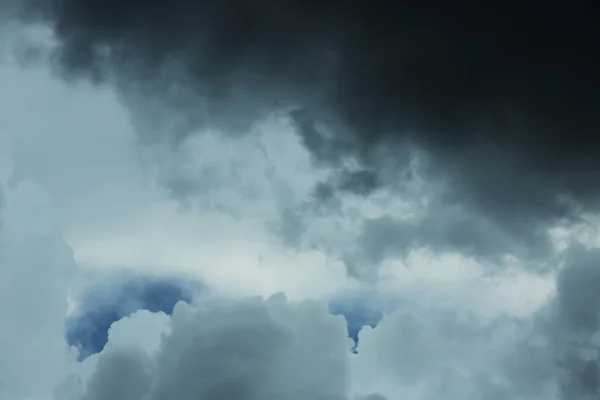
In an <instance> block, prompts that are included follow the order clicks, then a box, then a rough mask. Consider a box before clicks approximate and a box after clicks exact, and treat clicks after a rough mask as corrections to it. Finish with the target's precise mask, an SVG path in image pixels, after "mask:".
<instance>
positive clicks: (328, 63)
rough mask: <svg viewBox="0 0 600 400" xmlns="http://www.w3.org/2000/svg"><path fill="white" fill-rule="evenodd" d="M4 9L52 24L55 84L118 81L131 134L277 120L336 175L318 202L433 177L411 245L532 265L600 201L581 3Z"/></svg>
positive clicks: (52, 3) (126, 4) (56, 4)
mask: <svg viewBox="0 0 600 400" xmlns="http://www.w3.org/2000/svg"><path fill="white" fill-rule="evenodd" d="M15 10H16V11H15V13H14V15H15V16H16V17H15V18H16V19H17V20H19V21H26V22H36V23H40V24H41V25H42V26H45V27H46V28H48V29H49V30H50V32H51V36H52V41H53V42H54V47H53V51H52V56H51V60H52V63H53V66H54V67H55V70H56V71H57V72H58V74H59V75H60V76H61V77H63V78H65V79H66V80H68V81H73V80H76V79H79V78H84V79H88V80H91V81H93V82H97V83H106V84H109V85H111V86H112V87H114V88H116V90H117V91H118V92H119V94H120V96H121V98H122V100H123V101H124V102H125V103H126V104H127V106H128V108H129V110H130V111H131V113H132V115H133V118H134V121H135V124H136V126H137V130H138V133H139V135H140V139H141V140H142V141H143V142H146V143H147V142H157V141H158V142H160V143H166V144H167V145H169V146H177V145H178V144H180V143H181V142H182V141H185V139H186V138H187V137H189V136H190V135H193V134H195V133H197V132H202V131H205V130H206V129H212V130H217V131H219V132H221V133H223V134H225V135H233V136H236V135H239V134H243V133H245V132H247V131H248V130H249V128H250V127H251V126H252V125H253V124H254V123H256V122H259V121H262V120H264V119H265V118H266V117H268V116H269V115H271V114H272V113H278V112H279V113H285V114H288V115H289V117H290V118H291V120H292V122H293V126H294V127H295V129H296V131H297V134H298V135H300V137H301V139H302V141H303V143H304V146H305V147H306V148H307V149H308V150H309V151H310V153H311V154H312V156H313V158H314V161H315V162H316V163H317V164H318V165H322V166H327V167H329V168H330V169H331V170H332V171H334V172H335V173H334V175H333V176H332V177H330V178H329V179H327V181H326V182H322V185H321V186H319V187H320V188H321V189H322V190H321V191H318V193H320V195H324V194H325V195H326V197H331V195H332V194H335V193H340V192H341V193H348V192H349V193H354V194H359V195H365V194H370V193H373V192H374V191H376V190H377V189H381V188H395V189H396V190H398V186H400V187H401V188H402V187H403V186H405V185H402V184H401V183H402V182H406V181H409V182H410V181H412V180H413V179H415V178H414V176H415V174H416V175H418V176H424V177H425V178H426V179H427V181H428V182H435V183H436V185H437V186H438V187H439V189H437V190H436V191H435V193H429V194H430V195H433V196H434V197H435V199H436V200H435V201H434V202H433V204H429V205H428V206H427V209H426V210H425V212H426V213H427V214H428V215H429V216H428V217H424V219H423V218H420V219H418V220H417V221H416V222H415V223H416V224H418V225H419V226H423V228H422V229H423V230H424V232H423V234H422V235H417V237H416V239H415V241H416V242H417V243H418V244H424V245H431V246H439V245H440V243H443V246H447V247H448V246H455V247H458V248H460V249H465V248H466V249H467V250H468V251H469V252H471V253H473V254H475V255H478V256H481V257H483V258H492V259H493V260H497V258H498V257H502V256H504V255H506V254H513V253H518V254H521V255H526V256H529V257H533V258H540V257H542V259H543V257H544V256H547V255H548V254H551V247H552V246H551V243H550V239H549V237H548V234H547V231H548V229H549V228H552V227H555V226H556V225H560V224H572V223H575V222H581V218H583V217H584V215H582V214H585V212H588V211H589V212H596V211H597V204H599V202H598V191H597V189H596V188H597V185H595V182H597V181H598V178H599V176H598V174H599V168H598V167H599V166H598V161H597V160H598V158H597V156H596V155H597V153H598V151H599V150H600V144H599V142H598V141H597V140H596V135H595V134H594V133H595V132H596V131H597V130H598V127H599V126H598V119H597V117H596V114H597V113H596V109H597V108H598V101H597V96H595V92H596V91H597V89H598V84H599V82H598V77H597V74H596V72H595V71H596V70H597V69H598V68H597V67H598V66H597V64H596V61H595V58H593V57H591V52H590V51H589V49H590V46H591V44H590V42H589V40H591V39H589V38H591V37H594V33H596V32H597V24H595V23H594V21H593V20H591V19H590V15H592V14H593V13H588V12H586V10H583V9H578V8H575V7H566V8H565V7H558V6H551V5H547V6H546V7H545V9H544V12H543V18H542V17H541V16H540V12H539V10H538V9H537V8H536V9H529V8H527V7H519V8H518V9H513V8H512V6H509V5H502V6H498V7H497V8H495V9H494V10H493V11H491V9H489V8H488V7H470V8H468V9H464V10H460V11H459V10H456V9H455V8H454V7H449V6H447V7H446V6H443V7H437V8H436V9H435V11H432V10H431V8H429V7H425V6H408V5H399V4H396V3H395V2H385V3H382V4H378V5H377V6H375V5H372V4H371V2H367V1H363V0H356V1H352V2H350V3H347V4H345V6H344V7H341V6H340V5H339V4H338V3H337V2H333V1H325V2H324V1H318V2H317V1H310V2H305V1H301V2H300V1H294V0H287V1H284V2H269V1H267V2H260V3H249V2H246V1H238V0H232V1H226V2H219V3H218V4H216V3H213V2H207V1H203V0H178V1H173V2H169V3H168V4H167V3H164V2H161V1H150V2H148V1H137V0H128V1H123V2H119V3H110V4H104V3H99V2H97V1H95V0H84V1H81V0H71V1H70V0H67V1H65V0H22V1H20V2H18V3H16V6H15ZM471 32H477V33H476V34H473V33H471ZM417 155H418V158H420V159H421V167H420V168H419V169H418V170H416V171H415V170H414V168H413V166H412V163H411V162H412V160H413V159H414V158H415V157H417ZM175 182H179V181H178V180H176V181H174V182H171V184H175ZM175 186H177V185H175ZM327 193H329V194H327ZM403 194H404V195H405V196H408V195H409V194H407V193H403ZM417 196H421V197H422V196H424V194H423V193H420V194H418V195H417ZM317 197H319V196H317ZM461 213H463V214H465V217H464V218H461V219H459V220H457V221H454V220H451V221H448V222H446V221H445V219H444V215H448V214H453V215H459V214H461ZM479 219H481V220H482V221H483V222H480V221H478V220H479ZM397 225H398V227H397V228H396V230H398V231H400V232H401V231H402V230H405V229H409V228H411V226H412V223H409V224H408V226H407V225H406V223H404V222H397ZM448 232H451V233H448ZM458 232H460V234H459V235H460V236H462V237H463V238H464V239H460V240H459V239H457V240H458V241H459V242H460V243H451V242H448V240H447V239H448V238H449V237H450V236H452V237H454V236H456V235H457V233H458ZM430 233H431V235H432V236H431V237H430V236H429V234H430ZM455 242H456V240H455ZM463 242H469V243H470V242H473V244H470V245H469V246H465V245H464V244H463ZM397 245H398V246H399V247H404V248H411V246H412V244H411V243H408V244H407V243H403V242H402V240H400V242H399V243H398V244H397ZM369 251H370V250H369Z"/></svg>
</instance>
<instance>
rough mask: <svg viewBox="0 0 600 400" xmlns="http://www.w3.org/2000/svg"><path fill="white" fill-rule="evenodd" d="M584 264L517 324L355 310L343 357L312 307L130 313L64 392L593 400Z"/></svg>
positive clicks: (334, 327) (461, 314) (589, 283)
mask: <svg viewBox="0 0 600 400" xmlns="http://www.w3.org/2000/svg"><path fill="white" fill-rule="evenodd" d="M590 259H593V260H597V259H598V255H597V254H595V252H589V251H587V250H585V251H584V250H581V249H580V250H579V251H578V252H577V254H575V253H574V254H573V255H572V257H571V258H570V260H569V262H568V263H567V265H565V267H564V269H562V271H561V273H560V276H559V278H558V280H557V286H556V294H555V295H554V296H553V297H551V298H550V299H549V300H548V302H547V303H545V304H544V305H543V306H542V307H540V308H539V309H537V310H536V311H535V312H533V313H531V314H528V315H526V316H520V317H517V316H511V315H510V314H500V315H489V314H486V313H481V312H477V311H474V309H473V307H469V306H468V305H464V304H461V303H458V302H454V301H453V299H452V298H451V297H450V298H446V299H441V298H439V297H438V298H437V299H433V300H432V299H431V298H430V299H428V300H425V297H418V296H417V297H415V296H411V297H406V298H405V299H403V301H401V302H399V301H397V302H395V303H393V302H391V301H390V300H388V304H387V306H386V304H385V303H384V302H381V301H380V302H379V304H377V302H376V301H371V304H368V303H367V302H362V303H365V308H372V310H373V312H374V311H375V310H377V307H379V311H380V313H381V314H380V315H381V319H380V321H379V322H378V323H377V324H375V323H374V324H373V327H370V326H369V327H365V328H363V329H362V330H361V331H360V333H359V338H360V341H359V343H358V346H357V351H356V354H353V353H352V352H351V349H352V343H351V341H350V339H349V338H348V336H347V331H346V328H347V327H346V322H345V321H344V319H343V318H342V317H341V316H335V315H332V314H331V312H330V310H329V309H328V308H327V307H326V304H325V303H324V302H322V301H302V302H291V301H288V300H287V299H286V298H285V296H283V295H281V294H279V295H275V296H273V297H271V298H269V299H266V300H264V299H261V298H243V299H224V298H214V297H212V298H205V299H204V300H203V301H201V302H200V303H199V304H196V305H194V306H190V305H186V304H184V303H179V304H178V305H177V306H176V307H175V310H174V312H173V316H172V317H171V318H169V317H167V316H166V315H165V314H163V313H159V314H152V313H148V312H140V313H136V314H133V315H132V316H131V317H129V318H125V319H124V320H122V321H119V322H117V323H115V324H114V325H113V327H112V328H111V334H110V338H109V343H108V345H107V346H106V348H105V349H104V350H103V351H102V353H100V354H99V355H96V356H94V357H95V358H94V359H93V361H91V362H93V363H94V364H93V365H94V368H93V369H92V370H91V371H88V372H87V374H88V375H87V377H86V382H87V383H85V384H83V385H81V386H77V387H78V390H80V391H81V393H80V394H79V395H80V396H82V397H81V398H85V399H88V398H90V399H96V398H97V399H104V398H124V399H137V398H140V399H146V398H148V399H162V398H172V397H173V396H175V397H177V398H181V399H187V398H190V399H192V398H206V399H213V398H214V399H216V398H223V396H225V397H227V398H232V399H258V398H261V399H271V398H273V399H275V398H278V399H297V398H298V399H300V398H315V399H355V398H356V399H365V398H373V399H379V398H388V399H393V398H406V399H432V400H433V399H438V398H440V397H451V398H475V399H540V400H541V399H557V400H563V399H565V400H566V399H578V400H579V399H581V400H583V399H588V398H589V399H591V398H595V397H594V396H597V395H598V393H599V391H600V380H598V376H599V374H598V368H599V367H598V365H599V362H600V360H599V358H598V352H599V351H600V347H599V346H600V341H598V337H600V331H599V330H598V317H599V315H600V314H599V313H598V311H599V309H598V307H599V306H600V303H599V302H598V301H595V300H594V299H593V298H592V297H591V296H593V295H592V293H593V288H594V287H596V286H597V279H595V278H594V277H595V276H596V275H597V264H596V262H594V263H590V262H588V261H589V260H590ZM573 282H579V284H573ZM442 300H443V301H442ZM359 301H360V300H359ZM583 304H585V306H586V307H585V309H584V308H582V305H583ZM575 310H576V311H577V312H575ZM153 321H154V322H153ZM140 327H141V328H140ZM133 337H136V338H138V337H139V338H144V337H145V338H147V339H146V340H142V341H138V340H135V339H132V338H133ZM159 338H160V339H159ZM86 362H88V361H87V360H86ZM84 363H85V362H84ZM127 371H135V372H134V373H133V375H127V374H126V372H127Z"/></svg>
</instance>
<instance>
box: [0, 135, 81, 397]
mask: <svg viewBox="0 0 600 400" xmlns="http://www.w3.org/2000/svg"><path fill="white" fill-rule="evenodd" d="M9 144H10V143H9V142H8V140H6V137H5V136H2V137H0V154H2V156H6V158H2V161H1V162H0V164H1V165H0V188H2V192H3V194H4V198H5V203H4V207H3V208H2V225H1V226H0V311H1V312H2V315H3V320H4V323H3V324H2V328H1V329H0V352H1V353H2V357H1V358H0V397H3V398H4V397H6V398H11V399H25V398H43V396H47V395H48V393H51V392H52V389H53V388H54V386H55V385H56V384H57V383H58V382H59V381H60V380H61V379H62V378H63V377H64V376H65V374H66V372H67V371H68V365H69V360H70V359H71V358H72V357H71V354H70V352H69V349H68V346H67V344H66V343H65V341H64V331H63V321H64V316H65V314H66V310H67V298H66V293H67V289H68V287H69V286H70V285H71V284H72V282H73V280H74V279H75V277H76V266H75V263H74V261H73V257H72V252H71V250H70V248H69V247H68V246H67V245H66V244H65V243H64V241H63V240H62V238H61V236H60V234H59V233H58V231H57V229H56V224H55V222H56V221H55V220H54V219H53V216H52V213H51V204H49V202H50V196H49V195H48V193H47V192H45V191H44V190H43V189H42V188H41V187H40V186H38V185H36V184H35V183H34V182H32V181H28V180H24V181H21V182H18V183H16V184H15V185H12V186H10V185H7V178H8V177H10V175H11V169H10V168H7V165H5V161H6V160H10V155H11V150H10V148H9ZM8 167H10V166H8ZM32 382H35V384H32Z"/></svg>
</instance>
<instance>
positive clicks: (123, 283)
mask: <svg viewBox="0 0 600 400" xmlns="http://www.w3.org/2000/svg"><path fill="white" fill-rule="evenodd" d="M193 286H194V288H193V289H192V287H193ZM195 286H197V285H192V283H191V282H189V281H183V280H178V279H169V278H161V277H152V276H140V275H132V276H119V277H117V278H113V279H110V280H108V281H103V282H102V283H101V284H95V285H94V286H92V287H91V288H89V289H87V290H86V291H85V292H84V293H83V295H82V296H80V297H79V298H76V299H74V300H73V301H74V302H75V304H76V305H77V308H76V311H75V312H74V313H73V314H71V315H70V316H69V319H68V320H67V333H66V338H67V343H68V344H69V345H70V346H74V347H76V348H77V349H78V350H79V357H80V360H83V359H85V358H87V357H88V356H89V355H91V354H95V353H99V352H101V351H102V349H103V348H104V346H105V345H106V343H107V341H108V331H109V328H110V327H111V325H112V324H113V322H116V321H118V320H120V319H122V318H125V317H128V316H130V315H131V314H133V313H135V312H136V311H138V310H148V311H150V312H153V313H158V312H163V313H166V314H168V315H171V313H172V312H173V307H174V306H175V304H176V303H177V302H179V301H184V302H188V303H189V302H191V301H192V298H193V293H196V292H197V291H198V290H199V287H195Z"/></svg>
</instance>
